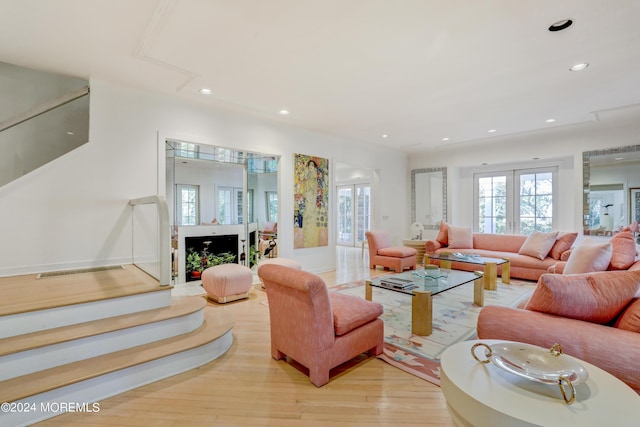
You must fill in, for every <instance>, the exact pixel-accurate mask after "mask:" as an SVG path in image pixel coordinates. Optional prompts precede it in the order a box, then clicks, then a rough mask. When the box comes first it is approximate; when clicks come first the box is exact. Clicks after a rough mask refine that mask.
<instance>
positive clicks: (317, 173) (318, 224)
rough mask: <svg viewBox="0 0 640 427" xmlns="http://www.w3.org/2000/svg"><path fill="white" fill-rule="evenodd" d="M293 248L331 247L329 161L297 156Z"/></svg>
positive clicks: (294, 172) (294, 160)
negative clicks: (329, 228)
mask: <svg viewBox="0 0 640 427" xmlns="http://www.w3.org/2000/svg"><path fill="white" fill-rule="evenodd" d="M293 168H294V169H293V193H294V198H295V200H294V213H293V215H294V216H293V220H294V230H293V232H294V243H293V247H294V248H295V249H298V248H314V247H317V246H328V245H329V234H328V221H329V216H328V212H329V160H328V159H323V158H321V157H313V156H307V155H304V154H294V155H293Z"/></svg>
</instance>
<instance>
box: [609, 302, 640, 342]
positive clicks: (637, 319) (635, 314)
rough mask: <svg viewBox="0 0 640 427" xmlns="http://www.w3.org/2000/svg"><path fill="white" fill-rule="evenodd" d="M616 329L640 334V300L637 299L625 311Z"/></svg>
mask: <svg viewBox="0 0 640 427" xmlns="http://www.w3.org/2000/svg"><path fill="white" fill-rule="evenodd" d="M614 326H615V327H616V328H620V329H626V330H627V331H631V332H638V333H640V298H635V299H633V300H632V301H631V304H629V305H628V306H627V308H625V309H624V311H623V312H622V314H621V315H620V316H619V317H618V320H616V323H615V324H614Z"/></svg>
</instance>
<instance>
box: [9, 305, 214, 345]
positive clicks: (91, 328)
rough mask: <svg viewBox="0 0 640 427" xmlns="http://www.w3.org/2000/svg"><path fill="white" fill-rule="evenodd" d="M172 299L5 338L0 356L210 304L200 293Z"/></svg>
mask: <svg viewBox="0 0 640 427" xmlns="http://www.w3.org/2000/svg"><path fill="white" fill-rule="evenodd" d="M172 301H173V303H172V305H170V306H168V307H162V308H156V309H152V310H146V311H140V312H137V313H132V314H124V315H121V316H116V317H109V318H106V319H100V320H94V321H90V322H85V323H79V324H75V325H70V326H64V327H60V328H55V329H48V330H45V331H40V332H33V333H30V334H24V335H18V336H13V337H8V338H3V339H0V356H5V355H8V354H12V353H17V352H20V351H26V350H31V349H34V348H40V347H45V346H47V345H52V344H57V343H62V342H67V341H72V340H75V339H80V338H85V337H89V336H93V335H99V334H103V333H107V332H113V331H118V330H122V329H127V328H131V327H135V326H141V325H146V324H150V323H154V322H159V321H163V320H167V319H172V318H176V317H180V316H185V315H188V314H191V313H194V312H196V311H198V310H201V309H203V308H204V307H205V306H206V305H207V302H206V301H205V299H204V298H202V297H198V296H195V297H173V298H172Z"/></svg>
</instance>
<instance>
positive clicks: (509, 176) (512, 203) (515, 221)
mask: <svg viewBox="0 0 640 427" xmlns="http://www.w3.org/2000/svg"><path fill="white" fill-rule="evenodd" d="M558 169H559V168H558V167H557V166H542V167H526V168H524V167H523V168H521V169H506V170H496V171H492V172H481V173H480V172H478V173H474V174H473V230H474V232H476V233H478V232H480V208H479V197H480V189H479V180H480V178H487V177H498V176H505V177H506V206H505V208H506V209H505V230H504V234H520V233H521V232H522V230H521V229H520V222H521V221H520V185H519V184H520V176H521V175H527V174H537V173H551V174H552V177H551V179H552V190H551V191H552V198H553V205H552V218H551V229H555V224H557V222H558V202H557V199H558ZM493 227H495V224H494V225H493ZM494 231H495V228H492V229H491V230H489V231H488V232H494ZM485 232H487V231H485Z"/></svg>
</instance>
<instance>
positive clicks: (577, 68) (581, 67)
mask: <svg viewBox="0 0 640 427" xmlns="http://www.w3.org/2000/svg"><path fill="white" fill-rule="evenodd" d="M588 66H589V64H588V63H586V62H581V63H579V64H576V65H574V66H573V67H571V68H569V70H571V71H582V70H584V69H585V68H587V67H588Z"/></svg>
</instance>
